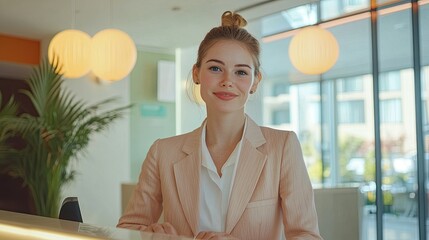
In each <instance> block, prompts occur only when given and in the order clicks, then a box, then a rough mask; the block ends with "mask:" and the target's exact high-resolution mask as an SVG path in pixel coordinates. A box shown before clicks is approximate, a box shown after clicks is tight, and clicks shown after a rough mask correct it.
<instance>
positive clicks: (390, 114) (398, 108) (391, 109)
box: [380, 99, 402, 123]
mask: <svg viewBox="0 0 429 240" xmlns="http://www.w3.org/2000/svg"><path fill="white" fill-rule="evenodd" d="M380 121H381V122H382V123H401V122H402V104H401V99H387V100H380Z"/></svg>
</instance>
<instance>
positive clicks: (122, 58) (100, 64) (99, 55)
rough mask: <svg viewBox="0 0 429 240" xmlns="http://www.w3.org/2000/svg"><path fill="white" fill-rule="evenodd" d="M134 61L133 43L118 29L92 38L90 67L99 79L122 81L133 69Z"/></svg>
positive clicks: (134, 49) (106, 30)
mask: <svg viewBox="0 0 429 240" xmlns="http://www.w3.org/2000/svg"><path fill="white" fill-rule="evenodd" d="M136 59H137V49H136V45H135V44H134V41H133V40H132V39H131V38H130V37H129V36H128V34H126V33H124V32H122V31H120V30H118V29H105V30H102V31H100V32H98V33H97V34H95V36H94V37H93V38H92V60H91V61H92V62H91V67H92V71H93V73H94V74H95V75H96V76H97V77H99V78H100V79H103V80H109V81H117V80H121V79H123V78H124V77H126V76H127V75H128V74H129V73H130V72H131V70H132V69H133V67H134V64H135V63H136Z"/></svg>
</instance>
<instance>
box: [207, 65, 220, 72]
mask: <svg viewBox="0 0 429 240" xmlns="http://www.w3.org/2000/svg"><path fill="white" fill-rule="evenodd" d="M209 69H210V70H212V71H213V72H219V71H220V68H219V67H216V66H213V67H210V68H209Z"/></svg>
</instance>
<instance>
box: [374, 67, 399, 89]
mask: <svg viewBox="0 0 429 240" xmlns="http://www.w3.org/2000/svg"><path fill="white" fill-rule="evenodd" d="M379 86H380V87H379V88H380V91H381V92H390V91H400V90H401V76H400V74H399V71H394V72H386V73H381V74H380V79H379Z"/></svg>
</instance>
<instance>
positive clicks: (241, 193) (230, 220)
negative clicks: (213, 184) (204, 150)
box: [225, 118, 267, 233]
mask: <svg viewBox="0 0 429 240" xmlns="http://www.w3.org/2000/svg"><path fill="white" fill-rule="evenodd" d="M247 121H248V122H247V128H246V133H245V135H244V139H243V143H242V147H241V153H240V160H239V162H238V166H237V172H236V174H235V180H234V186H233V188H232V191H231V196H230V200H229V207H228V213H227V216H226V227H225V229H226V232H227V233H231V231H232V229H233V228H234V226H235V225H236V224H237V222H238V220H239V219H240V217H241V215H242V214H243V212H244V210H245V208H246V206H247V203H248V202H249V201H250V198H251V197H252V194H253V191H254V190H255V187H256V184H257V182H258V179H259V176H260V174H261V172H262V169H263V167H264V165H265V162H266V159H267V155H266V154H264V153H262V152H260V151H259V150H258V149H257V147H259V146H261V145H262V144H264V143H265V138H264V136H263V134H262V132H261V130H260V127H259V126H257V125H256V123H254V122H253V121H252V120H251V119H250V118H247Z"/></svg>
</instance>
